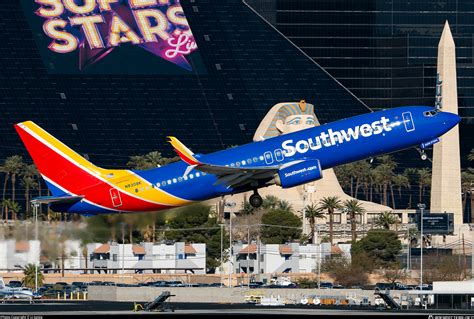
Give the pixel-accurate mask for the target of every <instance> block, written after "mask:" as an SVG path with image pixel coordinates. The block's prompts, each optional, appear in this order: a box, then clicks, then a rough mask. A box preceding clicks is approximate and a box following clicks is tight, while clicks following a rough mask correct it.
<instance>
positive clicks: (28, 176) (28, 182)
mask: <svg viewBox="0 0 474 319" xmlns="http://www.w3.org/2000/svg"><path fill="white" fill-rule="evenodd" d="M37 173H38V169H37V168H36V166H35V165H34V164H31V165H26V166H25V167H24V169H23V174H22V180H21V184H22V185H23V186H24V187H25V210H26V215H27V216H28V215H29V213H30V190H31V189H34V188H36V187H38V182H36V177H37Z"/></svg>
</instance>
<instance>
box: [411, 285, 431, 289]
mask: <svg viewBox="0 0 474 319" xmlns="http://www.w3.org/2000/svg"><path fill="white" fill-rule="evenodd" d="M415 289H416V290H433V285H430V284H423V285H417V286H416V287H415Z"/></svg>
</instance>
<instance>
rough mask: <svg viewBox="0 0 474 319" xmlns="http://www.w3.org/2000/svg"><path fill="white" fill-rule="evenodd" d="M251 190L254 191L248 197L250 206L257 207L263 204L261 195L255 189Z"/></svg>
mask: <svg viewBox="0 0 474 319" xmlns="http://www.w3.org/2000/svg"><path fill="white" fill-rule="evenodd" d="M253 192H254V193H253V194H252V195H251V196H250V198H249V203H250V205H252V207H254V208H259V207H260V206H262V204H263V199H262V196H260V194H258V191H257V190H254V191H253Z"/></svg>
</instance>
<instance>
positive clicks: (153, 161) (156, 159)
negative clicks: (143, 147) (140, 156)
mask: <svg viewBox="0 0 474 319" xmlns="http://www.w3.org/2000/svg"><path fill="white" fill-rule="evenodd" d="M145 160H146V162H147V164H148V166H149V167H148V168H155V167H159V166H161V165H163V161H164V157H163V156H161V153H160V152H158V151H154V152H150V153H148V154H146V155H145Z"/></svg>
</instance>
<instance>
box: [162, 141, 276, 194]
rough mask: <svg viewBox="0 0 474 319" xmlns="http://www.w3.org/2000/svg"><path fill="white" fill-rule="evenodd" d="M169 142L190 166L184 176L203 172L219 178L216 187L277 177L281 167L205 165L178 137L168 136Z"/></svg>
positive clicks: (232, 185) (244, 183)
mask: <svg viewBox="0 0 474 319" xmlns="http://www.w3.org/2000/svg"><path fill="white" fill-rule="evenodd" d="M168 138H169V139H170V140H169V142H170V143H171V145H172V146H173V148H174V150H175V151H176V153H178V155H179V157H180V158H181V159H182V160H183V161H184V162H185V163H187V164H189V165H190V166H189V167H188V169H187V170H186V172H185V174H184V176H187V175H188V174H189V173H190V172H191V171H192V170H193V169H197V170H199V171H201V172H205V173H209V174H213V175H216V176H218V180H217V181H216V182H215V183H214V185H219V184H224V185H227V188H230V187H239V186H243V185H246V184H248V183H251V182H254V181H258V180H260V179H267V178H271V177H272V176H273V175H275V174H276V173H277V172H278V170H279V169H280V166H278V165H273V166H258V167H230V166H224V165H216V164H212V163H204V162H201V161H199V159H197V158H196V157H195V156H194V153H193V152H192V151H191V150H190V149H188V148H187V147H186V146H185V145H184V144H183V143H181V142H180V141H179V140H178V139H177V138H176V137H173V136H168Z"/></svg>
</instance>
